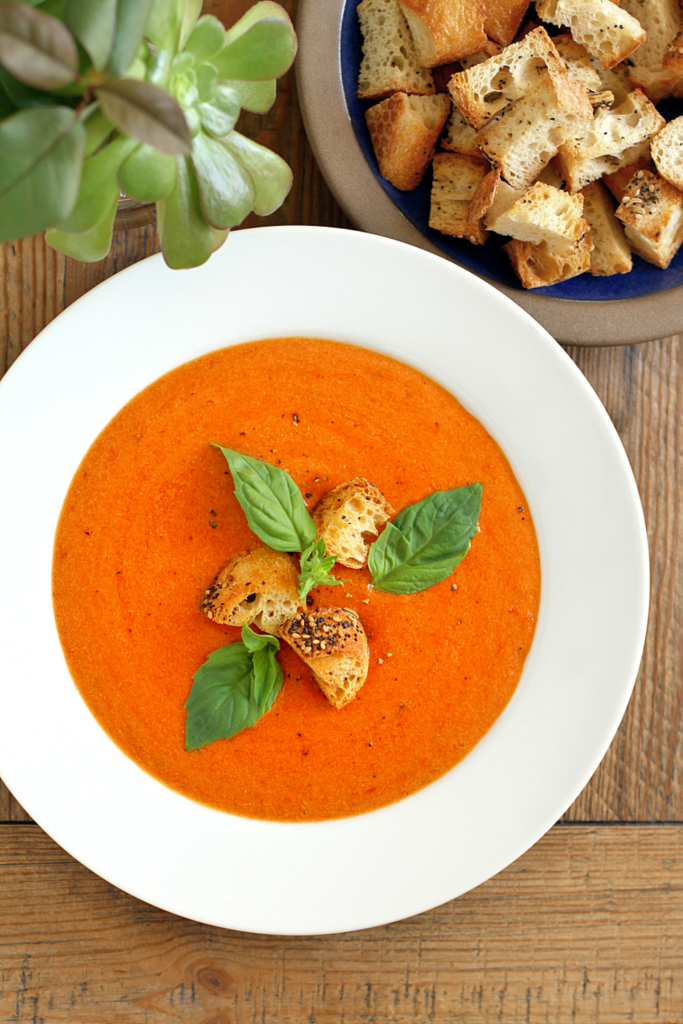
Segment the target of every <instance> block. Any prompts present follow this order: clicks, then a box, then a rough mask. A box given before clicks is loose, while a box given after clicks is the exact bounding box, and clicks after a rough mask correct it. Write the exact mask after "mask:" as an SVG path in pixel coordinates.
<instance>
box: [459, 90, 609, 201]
mask: <svg viewBox="0 0 683 1024" xmlns="http://www.w3.org/2000/svg"><path fill="white" fill-rule="evenodd" d="M592 117H593V108H592V106H591V104H590V100H589V99H588V92H587V91H586V88H585V86H583V85H581V83H580V82H578V81H577V80H576V79H574V78H572V77H571V75H569V74H568V73H567V72H566V71H565V70H563V71H562V73H561V74H558V75H555V74H554V73H553V74H551V73H550V71H546V72H542V73H541V76H540V81H539V83H538V85H537V86H536V88H535V89H534V90H533V91H532V92H530V93H528V94H527V95H526V96H524V97H523V98H522V99H521V100H518V101H517V103H515V104H513V105H512V106H511V107H510V108H509V109H508V110H506V111H504V112H503V113H502V114H500V115H499V116H498V117H497V118H496V120H495V121H493V122H492V123H491V124H490V125H487V127H486V128H484V129H483V130H482V131H481V132H480V133H479V138H478V142H479V147H480V149H481V150H482V152H483V153H484V154H485V155H486V156H487V157H488V159H489V160H490V161H491V163H492V164H493V166H494V167H498V168H499V169H500V172H501V174H502V176H503V177H504V178H505V180H506V181H507V182H508V184H509V185H512V187H513V188H516V189H523V190H526V189H527V188H529V187H530V185H532V184H533V182H534V181H535V180H536V178H537V177H538V175H539V174H540V173H541V171H542V170H543V168H544V167H545V166H546V165H547V164H549V163H550V161H551V160H552V158H553V157H554V156H555V155H556V154H557V151H558V149H559V147H560V146H561V145H562V143H563V142H564V141H565V139H566V138H567V136H568V135H569V134H570V133H571V134H576V133H577V131H578V130H579V129H580V128H581V127H582V126H583V124H584V123H585V122H587V121H590V120H591V119H592Z"/></svg>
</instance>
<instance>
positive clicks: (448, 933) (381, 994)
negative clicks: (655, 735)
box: [0, 825, 683, 1024]
mask: <svg viewBox="0 0 683 1024" xmlns="http://www.w3.org/2000/svg"><path fill="white" fill-rule="evenodd" d="M0 876H1V877H2V885H1V886H0V1019H2V1020H6V1021H14V1022H17V1024H18V1022H21V1021H49V1022H50V1024H53V1022H54V1024H59V1022H69V1024H76V1022H78V1024H100V1022H101V1024H105V1022H106V1024H138V1022H139V1024H143V1022H144V1024H162V1022H168V1021H183V1022H187V1024H199V1022H201V1024H230V1022H233V1021H240V1022H242V1021H257V1020H258V1021H277V1022H279V1024H304V1022H309V1024H310V1022H311V1021H313V1022H323V1021H330V1022H332V1021H335V1022H336V1021H349V1022H354V1024H355V1022H361V1021H365V1022H368V1024H399V1022H414V1021H433V1022H435V1024H441V1022H443V1024H445V1022H447V1021H448V1022H452V1021H467V1022H468V1024H473V1022H477V1021H482V1022H484V1021H492V1020H500V1021H505V1022H507V1024H517V1022H520V1024H521V1022H525V1024H541V1022H544V1024H547V1022H549V1021H551V1022H553V1024H565V1022H567V1024H568V1022H570V1021H571V1022H572V1024H581V1022H588V1021H590V1022H591V1024H606V1022H617V1021H618V1022H620V1024H623V1022H627V1021H632V1022H634V1024H650V1022H655V1021H657V1022H664V1021H667V1022H674V1021H677V1022H679V1021H681V1020H683V957H682V956H681V949H682V948H683V827H681V826H658V827H655V826H650V827H648V826H630V827H629V826H627V827H618V826H611V827H610V826H603V827H599V828H593V827H588V826H558V827H556V828H555V829H553V830H552V831H551V832H550V833H549V834H548V835H547V836H546V837H545V838H544V839H543V840H541V842H540V843H538V844H537V846H536V847H535V848H534V849H532V850H530V851H529V852H528V853H527V854H526V855H525V856H524V857H522V858H521V859H520V860H519V861H518V862H517V863H516V864H513V865H512V866H511V867H510V868H508V869H507V870H506V871H504V872H502V873H501V874H500V875H498V876H497V877H496V878H494V879H492V880H491V881H489V882H488V883H486V884H485V885H483V886H481V887H480V888H479V889H477V890H475V891H474V892H472V893H469V894H467V895H466V896H463V897H461V898H460V899H459V900H455V901H453V902H452V903H449V904H446V905H445V906H443V907H440V908H438V909H436V910H433V911H429V912H427V913H425V914H422V915H420V916H419V917H416V918H412V919H409V920H407V921H403V922H400V923H397V924H393V925H389V926H386V927H382V928H376V929H372V930H367V931H363V932H356V933H347V934H344V935H335V936H319V937H313V938H277V937H268V936H257V935H249V934H246V933H238V932H232V931H224V930H222V929H219V928H211V927H207V926H205V925H200V924H196V923H193V922H191V921H187V920H185V919H182V918H177V917H173V916H172V915H170V914H166V913H164V912H163V911H159V910H156V909H154V908H152V907H150V906H148V905H146V904H144V903H140V902H139V901H137V900H134V899H133V898H131V897H129V896H127V895H125V894H124V893H122V892H120V891H118V890H117V889H115V888H114V887H113V886H110V885H108V884H107V883H105V882H104V881H102V880H101V879H99V878H98V877H97V876H95V875H93V874H91V873H90V872H89V871H87V870H86V869H85V868H83V867H82V866H81V865H79V864H78V863H77V862H75V861H73V860H72V859H71V858H70V857H69V856H68V855H67V854H65V853H64V852H63V851H62V850H61V849H60V848H59V847H57V846H56V845H55V844H54V843H53V842H52V841H51V840H50V839H49V838H48V837H47V836H46V835H44V834H43V833H42V832H41V831H40V830H39V829H38V828H37V826H34V825H24V826H22V825H14V826H6V827H4V828H2V829H0ZM283 884H286V879H283Z"/></svg>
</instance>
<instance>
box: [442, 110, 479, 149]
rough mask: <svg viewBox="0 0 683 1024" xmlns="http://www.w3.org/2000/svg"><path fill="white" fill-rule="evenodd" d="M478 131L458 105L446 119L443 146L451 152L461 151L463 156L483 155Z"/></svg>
mask: <svg viewBox="0 0 683 1024" xmlns="http://www.w3.org/2000/svg"><path fill="white" fill-rule="evenodd" d="M476 138H477V132H476V130H475V129H474V128H471V127H470V126H469V125H468V123H467V121H466V120H465V119H464V117H463V116H462V114H461V113H460V111H459V110H458V108H457V107H453V109H452V110H451V116H450V117H449V118H448V120H447V121H446V128H445V130H444V134H443V135H442V136H441V146H442V148H443V149H446V150H448V152H449V153H461V154H462V155H463V156H476V157H481V150H480V149H479V146H478V145H477V143H476Z"/></svg>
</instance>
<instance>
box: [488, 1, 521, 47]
mask: <svg viewBox="0 0 683 1024" xmlns="http://www.w3.org/2000/svg"><path fill="white" fill-rule="evenodd" d="M528 6H529V4H528V3H527V2H526V0H486V21H485V22H484V29H485V30H486V34H487V35H489V36H491V38H492V39H495V40H496V42H497V43H500V44H501V46H509V44H510V43H511V42H512V40H513V39H514V38H515V36H516V35H517V32H518V31H519V27H520V25H521V24H522V19H523V18H524V15H525V14H526V12H527V7H528Z"/></svg>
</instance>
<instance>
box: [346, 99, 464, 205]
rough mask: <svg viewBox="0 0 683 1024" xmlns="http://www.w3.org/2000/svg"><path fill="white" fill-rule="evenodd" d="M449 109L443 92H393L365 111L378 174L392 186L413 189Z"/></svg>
mask: <svg viewBox="0 0 683 1024" xmlns="http://www.w3.org/2000/svg"><path fill="white" fill-rule="evenodd" d="M450 109H451V104H450V100H449V98H448V96H447V95H445V94H444V93H437V94H436V95H435V96H407V95H406V94H405V93H404V92H395V93H394V94H393V96H389V98H388V99H386V100H382V102H381V103H377V104H376V105H375V106H374V107H370V109H369V110H367V111H366V112H365V120H366V122H367V125H368V130H369V132H370V138H371V140H372V145H373V148H374V150H375V156H376V157H377V163H378V164H379V173H380V174H381V175H382V177H383V178H386V179H387V180H388V181H390V182H391V184H392V185H394V186H395V187H396V188H398V189H401V190H402V191H409V190H410V189H413V188H416V187H417V185H419V184H420V181H421V180H422V176H423V174H424V172H425V170H426V169H427V167H428V165H429V161H430V160H431V158H432V154H433V153H434V147H435V146H436V143H437V140H438V138H439V135H440V134H441V130H442V128H443V126H444V124H445V123H446V118H447V117H448V114H449V112H450Z"/></svg>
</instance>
